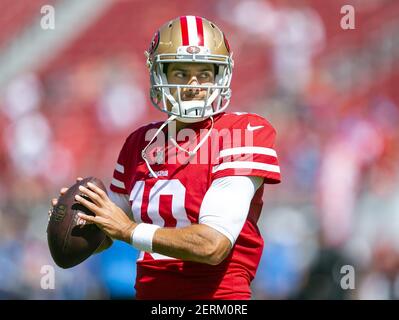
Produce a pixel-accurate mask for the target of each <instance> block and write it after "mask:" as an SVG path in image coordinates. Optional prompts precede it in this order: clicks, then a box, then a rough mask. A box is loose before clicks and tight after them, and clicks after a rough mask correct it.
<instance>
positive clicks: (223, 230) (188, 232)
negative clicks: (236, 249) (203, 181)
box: [152, 176, 263, 265]
mask: <svg viewBox="0 0 399 320" xmlns="http://www.w3.org/2000/svg"><path fill="white" fill-rule="evenodd" d="M262 180H263V179H261V178H257V177H244V176H237V177H233V176H230V177H224V178H220V179H216V180H215V181H214V182H213V183H212V185H211V187H210V188H209V190H208V192H207V193H206V195H205V197H204V200H203V203H202V205H201V209H200V216H199V224H194V225H190V226H188V227H185V228H179V229H172V228H161V229H158V230H157V231H156V232H155V235H154V238H153V241H152V247H153V251H154V252H157V253H161V254H164V255H167V256H172V257H175V258H180V259H183V260H191V261H197V262H202V263H208V264H212V265H217V264H219V263H221V262H222V261H223V260H224V259H225V258H226V257H227V255H228V254H229V252H230V250H231V248H232V247H233V245H234V243H235V241H236V239H237V237H238V235H239V233H240V231H241V229H242V227H243V225H244V223H245V220H246V218H247V215H248V211H249V206H250V203H251V200H252V198H253V196H254V194H255V192H256V190H257V188H258V187H259V186H260V185H261V183H262Z"/></svg>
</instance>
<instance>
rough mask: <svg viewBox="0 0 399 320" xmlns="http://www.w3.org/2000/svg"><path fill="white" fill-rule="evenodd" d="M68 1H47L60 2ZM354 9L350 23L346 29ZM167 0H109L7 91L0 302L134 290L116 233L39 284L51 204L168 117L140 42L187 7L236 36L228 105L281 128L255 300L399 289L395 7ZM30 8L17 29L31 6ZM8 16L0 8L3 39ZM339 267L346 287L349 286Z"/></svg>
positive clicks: (313, 0) (0, 154) (379, 0)
mask: <svg viewBox="0 0 399 320" xmlns="http://www.w3.org/2000/svg"><path fill="white" fill-rule="evenodd" d="M19 1H21V0H18V1H14V2H11V1H9V4H8V6H10V7H11V8H12V7H13V6H17V5H16V3H19ZM33 2H35V1H33ZM36 2H37V3H39V2H40V1H36ZM42 2H43V1H42ZM61 2H62V0H59V1H48V3H52V4H53V5H55V8H56V10H57V5H58V4H59V3H61ZM13 3H14V4H13ZM347 3H352V5H353V6H354V8H355V12H356V29H354V30H343V29H341V27H340V19H341V17H342V14H341V13H340V8H341V6H342V5H344V4H347ZM162 4H163V1H161V0H154V1H151V2H146V1H138V0H137V1H133V0H132V1H128V0H124V1H114V2H113V4H112V5H111V6H109V8H107V10H106V11H105V12H104V13H102V14H101V15H100V16H99V17H98V18H97V19H96V20H95V21H94V23H93V24H92V25H91V26H89V27H88V28H86V29H84V30H82V31H81V33H80V34H79V36H77V37H76V38H74V39H72V40H70V39H69V40H68V41H69V42H68V43H66V44H64V48H63V49H62V50H61V51H60V52H59V53H57V54H55V55H54V56H53V57H51V58H49V59H48V60H47V61H45V62H44V63H42V64H41V65H40V67H38V66H35V65H33V66H31V67H30V68H27V69H25V70H23V71H21V72H19V73H18V74H17V75H16V76H14V77H13V78H12V79H9V81H7V83H6V84H5V85H4V86H2V87H0V299H9V298H16V299H99V298H134V295H135V291H134V288H133V285H134V278H135V264H134V261H135V257H136V255H137V251H136V250H135V249H133V248H132V247H130V246H128V245H126V244H124V243H120V242H115V243H114V245H113V246H112V248H111V249H109V250H107V251H106V252H104V253H101V254H98V255H95V256H93V257H91V258H90V259H88V260H87V261H85V262H84V263H82V264H81V265H79V266H77V267H75V268H73V269H69V270H62V269H59V268H58V267H55V289H54V290H43V289H42V288H41V279H42V278H43V275H44V273H43V266H45V265H51V266H54V263H53V261H52V259H51V256H50V253H49V250H48V246H47V238H46V227H47V219H48V217H47V211H48V209H49V204H50V199H51V198H52V197H54V196H57V193H58V190H59V189H60V188H61V187H62V186H68V185H71V184H72V183H73V182H74V180H75V178H76V177H77V176H96V177H99V178H101V179H102V180H103V181H104V182H105V183H107V184H109V182H110V180H111V178H112V172H113V168H114V164H115V161H116V159H117V156H118V153H119V150H120V148H121V146H122V144H123V142H124V139H125V138H126V137H127V136H128V134H129V133H130V132H132V131H133V130H135V128H137V127H138V126H140V125H142V124H145V123H146V122H149V121H156V120H161V119H162V117H163V115H162V114H161V113H159V112H158V111H156V110H155V109H154V108H153V107H151V106H150V102H149V99H148V92H149V80H148V73H147V70H146V68H145V59H144V55H143V52H144V50H146V49H147V47H148V45H149V42H150V39H151V37H152V35H153V33H154V31H155V30H156V28H157V27H159V26H160V25H161V24H162V23H164V22H165V21H167V20H168V19H171V18H174V17H176V16H179V15H182V14H196V15H201V16H204V17H205V18H208V19H210V20H212V21H214V22H215V23H216V24H218V25H219V26H220V27H221V28H222V29H223V30H224V31H225V33H226V35H227V37H228V38H229V42H230V45H231V47H232V49H233V52H234V60H235V70H234V75H233V84H232V89H233V98H232V104H231V106H230V107H229V108H230V111H248V112H254V113H257V114H260V115H262V116H264V117H266V118H267V119H269V121H270V122H271V123H272V125H273V126H274V127H275V128H276V130H277V151H278V155H279V160H280V166H281V171H282V178H283V180H282V183H281V184H279V185H273V186H266V188H265V194H264V209H263V213H262V216H261V220H260V221H259V227H260V230H261V232H262V234H263V236H264V239H265V249H264V254H263V256H262V261H261V264H260V266H259V269H258V272H257V276H256V278H255V280H254V282H253V286H252V287H253V298H254V299H298V298H300V299H397V298H399V277H398V275H399V273H398V271H399V175H398V174H399V161H398V160H399V148H398V147H397V146H398V143H399V130H397V129H396V126H397V124H398V123H399V93H398V92H397V90H396V86H395V85H396V83H397V80H399V63H398V61H399V42H398V41H397V36H396V37H395V35H397V34H398V32H399V3H397V2H396V1H394V0H392V1H390V0H369V1H346V2H345V3H344V2H343V1H335V0H328V1H324V0H323V1H321V0H302V1H295V2H294V1H283V0H221V1H217V2H214V1H197V0H193V1H190V2H188V1H184V2H183V1H178V0H170V1H169V2H168V6H164V5H162ZM199 8H200V9H199ZM14 9H15V10H17V9H16V8H14ZM15 10H14V11H15ZM18 10H20V11H21V12H22V11H23V10H24V9H23V7H22V6H19V7H18ZM17 12H19V11H17ZM56 12H57V11H56ZM9 14H10V13H9ZM13 15H14V16H15V17H18V15H15V13H13ZM27 15H28V14H27V13H26V12H24V14H23V15H22V13H21V17H22V16H23V17H24V18H23V19H22V18H21V21H20V23H21V25H22V26H23V27H25V28H29V26H30V24H33V23H36V22H37V19H39V18H40V7H38V9H37V10H36V11H32V13H30V15H31V19H30V20H29V19H28V18H26V16H27ZM149 17H151V19H149ZM7 19H8V20H7ZM16 20H18V19H16ZM7 21H9V17H8V16H7V11H2V10H0V27H1V28H0V30H6V31H1V32H3V33H4V32H7V28H6V27H7ZM4 24H6V25H4ZM14 24H15V21H14ZM22 26H20V27H19V28H18V29H16V28H14V29H15V30H17V31H15V32H9V37H12V38H17V37H18V32H20V31H18V30H20V29H21V30H22V29H23V28H22ZM14 29H13V30H14ZM56 30H57V29H55V30H54V31H51V32H56ZM43 32H44V31H43ZM4 39H5V35H4V34H0V55H1V50H6V47H7V41H6V40H7V39H6V40H4ZM11 40H12V39H11ZM11 40H10V39H8V42H9V41H11ZM0 69H1V65H0ZM138 152H139V150H138ZM348 265H349V266H352V267H353V268H354V270H355V281H354V283H355V287H354V288H349V289H344V288H343V287H342V281H341V280H342V278H343V277H344V275H345V273H344V272H343V270H345V269H343V267H344V266H348Z"/></svg>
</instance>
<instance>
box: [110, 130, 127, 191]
mask: <svg viewBox="0 0 399 320" xmlns="http://www.w3.org/2000/svg"><path fill="white" fill-rule="evenodd" d="M128 155H129V138H128V139H126V141H125V143H124V144H123V147H122V150H121V151H120V153H119V156H118V160H117V162H116V165H115V169H114V174H113V176H112V181H111V185H110V189H111V190H112V191H114V192H117V193H124V194H128V191H127V183H128V181H127V179H126V177H127V176H128V174H127V171H128V169H129V163H128V159H129V156H128Z"/></svg>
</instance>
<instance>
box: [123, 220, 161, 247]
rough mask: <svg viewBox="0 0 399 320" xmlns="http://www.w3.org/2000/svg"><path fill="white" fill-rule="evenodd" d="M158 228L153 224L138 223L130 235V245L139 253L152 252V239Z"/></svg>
mask: <svg viewBox="0 0 399 320" xmlns="http://www.w3.org/2000/svg"><path fill="white" fill-rule="evenodd" d="M159 228H160V226H157V225H155V224H149V223H139V224H138V225H137V227H136V228H135V229H134V230H133V232H132V234H131V235H130V243H131V244H132V246H133V247H135V248H137V249H139V250H141V251H145V252H152V238H153V237H154V233H155V231H157V229H159Z"/></svg>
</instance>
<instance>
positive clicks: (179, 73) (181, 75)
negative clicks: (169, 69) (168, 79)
mask: <svg viewBox="0 0 399 320" xmlns="http://www.w3.org/2000/svg"><path fill="white" fill-rule="evenodd" d="M174 76H175V77H176V78H179V79H184V78H185V77H186V73H185V72H183V71H175V72H174Z"/></svg>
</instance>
